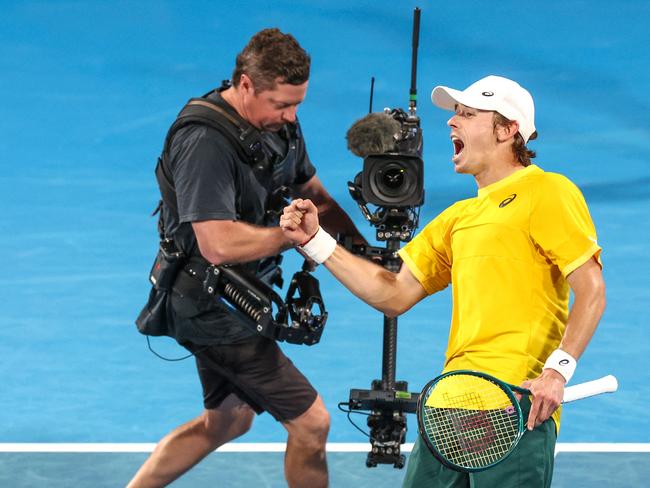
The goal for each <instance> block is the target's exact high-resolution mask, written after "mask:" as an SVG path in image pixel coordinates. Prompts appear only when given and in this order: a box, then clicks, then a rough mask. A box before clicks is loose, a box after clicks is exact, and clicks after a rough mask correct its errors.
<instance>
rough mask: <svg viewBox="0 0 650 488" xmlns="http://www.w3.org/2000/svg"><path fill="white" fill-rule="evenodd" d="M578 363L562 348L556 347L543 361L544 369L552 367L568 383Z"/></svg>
mask: <svg viewBox="0 0 650 488" xmlns="http://www.w3.org/2000/svg"><path fill="white" fill-rule="evenodd" d="M577 365H578V363H577V362H576V360H575V359H574V358H573V356H571V355H570V354H569V353H567V352H564V351H563V350H562V349H556V350H555V351H553V352H552V353H551V355H550V356H549V357H548V359H547V360H546V363H544V369H547V368H548V369H554V370H555V371H557V372H558V373H560V374H561V375H562V376H564V379H565V380H566V382H567V383H568V382H569V380H570V379H571V377H572V376H573V373H574V371H575V370H576V366H577Z"/></svg>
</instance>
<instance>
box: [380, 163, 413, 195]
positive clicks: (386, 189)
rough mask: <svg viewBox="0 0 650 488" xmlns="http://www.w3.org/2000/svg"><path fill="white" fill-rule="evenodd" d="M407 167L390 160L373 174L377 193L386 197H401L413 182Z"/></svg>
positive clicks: (407, 191)
mask: <svg viewBox="0 0 650 488" xmlns="http://www.w3.org/2000/svg"><path fill="white" fill-rule="evenodd" d="M412 179H413V178H411V176H410V174H409V172H408V169H407V168H406V167H405V165H403V164H401V163H400V162H397V161H391V162H389V163H388V164H387V165H386V166H384V167H383V168H381V169H379V170H378V171H377V173H376V174H375V181H374V183H375V184H374V185H373V186H375V189H376V191H377V193H378V194H380V195H384V197H385V198H387V199H393V198H399V199H401V198H403V197H404V195H405V194H408V193H409V191H410V188H411V186H412V184H413V181H412Z"/></svg>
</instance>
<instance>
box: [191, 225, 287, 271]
mask: <svg viewBox="0 0 650 488" xmlns="http://www.w3.org/2000/svg"><path fill="white" fill-rule="evenodd" d="M194 228H195V232H196V234H197V240H198V243H199V250H200V252H201V255H202V256H203V257H204V258H205V259H206V260H208V261H209V262H210V263H212V264H229V263H245V262H248V261H254V260H256V259H261V258H265V257H268V256H274V255H276V254H278V253H280V252H282V251H285V250H286V249H288V248H290V247H291V246H292V244H291V243H290V242H289V240H288V239H287V238H286V237H285V236H284V235H283V234H282V231H281V230H280V229H279V228H278V227H257V226H254V225H251V224H247V223H245V222H230V221H229V222H220V223H219V226H218V227H216V226H210V227H208V228H204V229H202V230H197V227H196V226H195V227H194Z"/></svg>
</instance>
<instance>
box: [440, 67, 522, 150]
mask: <svg viewBox="0 0 650 488" xmlns="http://www.w3.org/2000/svg"><path fill="white" fill-rule="evenodd" d="M431 101H432V102H433V104H434V105H437V106H438V107H440V108H443V109H445V110H452V111H453V110H455V109H456V107H455V106H456V104H457V103H461V104H463V105H465V106H467V107H471V108H476V109H479V110H491V111H494V112H498V113H500V114H501V115H503V116H504V117H506V118H508V119H510V120H516V121H517V122H519V133H520V134H521V136H522V137H523V138H524V142H528V139H529V138H530V136H531V135H532V134H533V132H535V104H534V103H533V97H532V96H531V95H530V93H528V90H526V89H525V88H523V87H522V86H521V85H519V83H516V82H514V81H512V80H509V79H508V78H503V77H501V76H494V75H490V76H486V77H485V78H482V79H480V80H478V81H477V82H475V83H473V84H471V85H470V86H468V87H467V88H466V89H465V90H463V91H460V90H454V89H453V88H448V87H446V86H437V87H435V88H434V89H433V91H432V92H431Z"/></svg>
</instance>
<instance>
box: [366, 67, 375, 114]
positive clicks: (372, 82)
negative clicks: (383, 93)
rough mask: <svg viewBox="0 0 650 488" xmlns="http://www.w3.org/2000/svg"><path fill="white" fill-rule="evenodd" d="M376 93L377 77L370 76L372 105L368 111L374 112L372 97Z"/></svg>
mask: <svg viewBox="0 0 650 488" xmlns="http://www.w3.org/2000/svg"><path fill="white" fill-rule="evenodd" d="M374 93H375V77H374V76H372V77H370V107H369V108H368V113H369V114H371V113H372V97H373V95H374Z"/></svg>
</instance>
